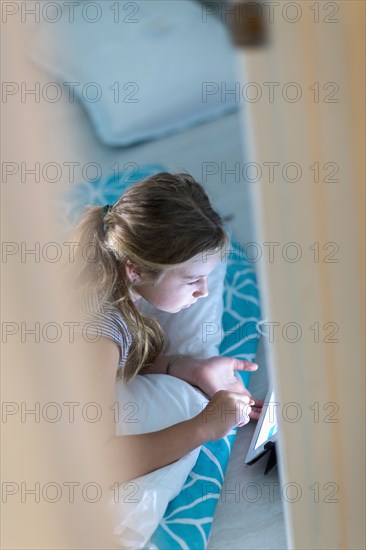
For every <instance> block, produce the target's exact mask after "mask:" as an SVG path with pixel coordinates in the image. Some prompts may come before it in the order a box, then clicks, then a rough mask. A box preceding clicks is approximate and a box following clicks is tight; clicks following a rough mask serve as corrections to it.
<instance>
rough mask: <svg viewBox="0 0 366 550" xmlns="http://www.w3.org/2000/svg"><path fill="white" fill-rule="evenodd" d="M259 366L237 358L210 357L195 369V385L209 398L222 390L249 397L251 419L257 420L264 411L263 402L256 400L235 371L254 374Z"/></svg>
mask: <svg viewBox="0 0 366 550" xmlns="http://www.w3.org/2000/svg"><path fill="white" fill-rule="evenodd" d="M257 368H258V365H256V364H255V363H251V362H250V361H243V360H241V359H236V358H235V357H222V356H218V357H210V358H209V359H204V360H201V361H200V365H199V366H198V367H196V368H195V369H194V377H195V380H194V385H196V386H198V387H199V388H200V389H201V390H202V391H203V392H204V393H205V394H206V395H208V397H212V396H213V395H215V393H216V392H218V391H220V390H227V391H230V392H236V393H240V394H244V395H247V396H248V397H249V398H250V400H249V404H250V405H251V407H252V410H251V413H250V418H252V419H254V420H257V419H258V418H259V415H260V413H261V410H262V406H263V401H260V400H258V399H255V398H254V397H253V396H252V394H251V393H250V391H249V390H247V388H246V387H245V385H244V384H243V382H242V381H241V380H239V379H238V378H237V377H236V376H235V375H234V371H235V370H244V371H249V372H254V371H256V370H257Z"/></svg>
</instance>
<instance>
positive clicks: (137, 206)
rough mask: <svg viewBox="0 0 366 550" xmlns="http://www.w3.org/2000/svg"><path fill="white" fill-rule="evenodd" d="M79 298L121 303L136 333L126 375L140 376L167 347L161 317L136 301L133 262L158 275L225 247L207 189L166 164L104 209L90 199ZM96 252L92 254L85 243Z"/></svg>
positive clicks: (80, 250) (79, 229) (79, 256)
mask: <svg viewBox="0 0 366 550" xmlns="http://www.w3.org/2000/svg"><path fill="white" fill-rule="evenodd" d="M71 237H72V240H75V241H76V242H77V243H78V245H79V246H78V247H77V249H76V253H75V266H74V267H76V271H75V272H74V274H75V277H74V282H75V284H76V286H75V289H76V299H78V298H77V297H79V299H81V300H83V297H85V295H88V294H91V295H93V296H94V298H96V301H97V302H98V304H99V305H100V307H103V304H105V303H109V304H112V305H114V306H115V307H117V308H118V309H119V311H120V312H121V314H122V316H123V319H124V321H125V323H126V325H127V327H128V329H129V331H130V333H131V335H132V344H131V347H130V351H129V354H128V357H127V359H126V362H125V365H124V368H123V369H120V371H122V372H121V376H122V377H123V378H124V379H125V380H130V379H132V378H133V377H134V376H135V375H136V374H137V373H139V372H141V371H142V369H144V368H145V367H147V366H148V365H150V364H152V363H153V362H154V361H155V359H156V357H157V356H158V355H159V353H161V350H162V347H163V343H164V334H163V331H162V329H161V327H160V326H159V324H158V323H157V321H155V320H154V319H152V318H150V317H147V316H144V315H142V314H141V313H140V312H139V311H138V310H137V308H136V307H135V305H134V303H133V301H132V298H131V295H130V290H131V288H132V283H131V281H130V280H129V278H128V276H127V274H126V269H125V266H126V262H127V260H130V261H131V262H133V263H134V264H135V265H136V266H138V268H139V270H140V271H141V273H143V274H144V275H145V276H146V277H147V278H149V279H151V281H156V280H157V279H158V278H159V276H160V275H161V273H162V271H163V270H164V269H169V268H172V267H174V266H176V265H179V264H181V263H182V262H185V261H187V260H189V259H191V258H193V257H194V256H196V255H197V254H200V253H212V252H214V251H219V250H220V249H222V248H223V246H224V245H225V244H226V242H227V237H226V234H225V232H224V229H223V221H222V219H221V218H220V216H219V214H218V213H217V212H215V210H213V208H212V206H211V204H210V201H209V199H208V197H207V195H206V193H205V191H204V189H203V187H202V186H201V185H200V184H199V183H197V182H196V181H195V180H194V178H193V177H192V176H190V175H189V174H187V173H178V174H170V173H168V172H160V173H159V174H156V175H154V176H151V177H149V178H147V179H144V180H141V181H139V182H137V183H135V184H133V185H132V186H131V187H129V188H128V189H127V190H126V191H125V192H124V194H123V195H122V196H121V197H120V198H119V200H118V201H117V202H116V203H115V204H114V206H113V207H112V208H111V209H110V210H109V211H108V212H107V213H106V214H105V216H104V217H102V207H100V206H91V207H88V208H87V209H86V210H85V211H84V213H83V216H82V218H81V221H80V222H79V224H78V225H77V226H76V227H75V229H74V230H73V232H72V236H71ZM90 249H92V251H93V257H92V258H86V257H85V250H89V251H90Z"/></svg>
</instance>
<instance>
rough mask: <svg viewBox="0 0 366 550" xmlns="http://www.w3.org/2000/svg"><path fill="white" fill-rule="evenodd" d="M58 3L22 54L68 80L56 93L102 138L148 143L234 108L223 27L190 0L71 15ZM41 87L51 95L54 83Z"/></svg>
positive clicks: (107, 0)
mask: <svg viewBox="0 0 366 550" xmlns="http://www.w3.org/2000/svg"><path fill="white" fill-rule="evenodd" d="M61 4H62V5H63V14H62V16H61V17H59V18H58V20H57V19H56V15H57V14H56V15H52V13H51V10H48V11H47V12H46V17H44V18H43V19H45V20H43V21H42V23H41V24H35V25H34V28H35V32H34V34H33V37H32V40H31V41H30V44H29V46H28V53H29V54H30V55H31V57H32V58H33V60H35V61H36V62H37V63H38V64H39V65H40V66H41V67H43V68H44V69H46V71H47V72H48V73H49V74H50V75H51V76H52V77H53V78H55V79H57V80H58V81H59V83H61V84H62V83H68V84H67V85H66V87H65V88H61V97H62V96H63V97H66V98H67V101H68V100H69V92H70V90H71V88H73V90H74V91H75V98H76V99H79V100H80V101H81V102H82V104H83V106H84V108H85V109H86V111H87V112H88V114H89V116H90V118H91V121H92V123H93V124H94V128H95V132H96V134H97V136H98V137H99V138H100V140H101V141H102V142H104V143H106V144H108V145H119V146H128V145H131V144H133V143H136V142H139V141H144V140H149V139H157V138H161V137H162V136H165V135H168V134H172V133H175V132H179V131H182V130H185V129H186V128H189V127H190V126H192V125H195V124H198V123H202V122H204V121H207V120H210V119H212V118H214V117H217V116H221V115H223V114H226V113H227V112H229V111H233V110H235V109H237V108H238V106H239V99H238V97H237V96H236V93H235V90H237V88H236V87H237V85H238V82H236V80H237V78H236V73H235V51H234V49H233V46H232V45H231V42H230V36H229V32H228V30H227V29H226V27H225V25H224V24H223V23H222V22H221V21H220V20H219V19H218V18H216V17H213V16H207V17H204V15H203V12H202V6H200V5H199V4H198V3H196V2H193V1H189V0H185V1H171V2H168V1H166V0H163V1H161V0H146V1H142V2H129V1H124V0H120V1H119V2H115V1H114V0H113V1H112V0H104V1H103V2H87V3H86V4H85V5H83V3H82V2H79V3H78V5H73V7H72V17H71V10H70V7H67V6H66V5H65V4H66V2H64V3H60V6H61ZM87 4H90V5H91V4H94V8H93V6H89V8H87ZM95 6H96V7H95ZM117 7H118V10H119V11H118V12H116V10H117ZM59 9H61V7H60V8H59ZM98 10H99V12H100V13H99V14H98ZM52 18H54V19H55V22H51V20H52ZM115 18H116V22H115ZM92 19H95V22H92ZM70 83H74V85H71V84H70ZM75 83H76V84H75ZM226 91H227V93H226ZM233 91H234V93H233ZM221 92H222V93H221ZM42 93H44V94H46V99H48V97H50V100H53V98H54V96H56V91H55V89H54V87H53V88H52V89H51V88H49V87H47V88H46V87H45V90H42ZM202 94H204V95H202ZM222 94H223V95H222ZM72 99H73V97H72V96H71V100H72Z"/></svg>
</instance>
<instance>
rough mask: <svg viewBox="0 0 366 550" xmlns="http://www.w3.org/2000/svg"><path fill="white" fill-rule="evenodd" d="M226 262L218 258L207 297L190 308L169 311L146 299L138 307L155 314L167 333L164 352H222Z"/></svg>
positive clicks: (198, 355) (200, 355) (210, 354)
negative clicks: (155, 305)
mask: <svg viewBox="0 0 366 550" xmlns="http://www.w3.org/2000/svg"><path fill="white" fill-rule="evenodd" d="M226 268H227V262H226V261H224V262H222V261H221V259H219V261H218V263H217V265H216V267H215V269H214V270H213V271H212V272H211V273H210V274H209V276H208V278H207V284H208V291H209V293H208V296H206V298H200V299H199V300H198V301H197V302H196V303H195V304H193V305H192V306H191V307H190V308H187V309H182V310H181V311H179V312H178V313H166V312H163V311H160V310H158V309H156V308H155V307H154V306H152V305H151V304H149V303H148V302H147V301H146V300H143V299H142V300H141V303H140V304H139V306H138V308H139V310H140V311H141V312H142V313H145V314H146V315H150V316H152V317H155V318H156V319H157V321H158V322H159V324H160V325H161V327H162V328H163V329H164V331H165V334H166V342H165V345H164V349H163V353H165V354H166V355H175V354H180V355H189V356H191V357H194V358H197V359H200V358H201V359H206V358H208V357H214V356H215V355H219V346H220V343H221V340H222V336H223V331H222V315H223V311H224V281H225V275H226Z"/></svg>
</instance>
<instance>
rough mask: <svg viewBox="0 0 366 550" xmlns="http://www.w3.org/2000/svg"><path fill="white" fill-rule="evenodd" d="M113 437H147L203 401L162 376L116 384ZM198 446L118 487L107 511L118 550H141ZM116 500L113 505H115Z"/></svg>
mask: <svg viewBox="0 0 366 550" xmlns="http://www.w3.org/2000/svg"><path fill="white" fill-rule="evenodd" d="M116 401H117V402H118V403H119V404H120V414H119V418H118V422H117V424H116V434H117V435H131V434H139V433H144V432H153V431H156V430H160V429H163V428H166V427H168V426H171V425H172V424H177V423H178V422H182V421H183V420H187V419H189V418H192V417H193V416H196V415H197V414H199V412H200V411H202V409H203V408H204V407H205V405H206V404H207V403H208V399H207V398H206V397H205V396H204V395H203V394H202V393H201V392H200V391H199V390H197V389H195V388H193V387H192V386H190V385H189V384H187V383H186V382H184V381H183V380H180V379H178V378H175V377H173V376H166V375H165V374H148V375H145V376H136V378H134V379H133V380H132V381H131V382H129V383H127V384H126V383H125V382H123V381H121V380H119V381H118V382H117V384H116ZM199 451H200V447H198V448H196V449H194V450H193V451H191V452H190V453H188V454H187V455H185V456H184V457H182V458H181V459H180V460H178V461H176V462H174V463H173V464H169V465H167V466H165V467H163V468H159V469H158V470H156V471H154V472H151V473H149V474H146V475H144V476H141V477H139V478H136V479H134V480H132V481H130V482H127V483H124V484H122V485H120V486H119V490H118V495H117V496H118V498H117V499H116V498H115V495H114V496H113V499H111V501H110V510H111V514H113V518H114V525H115V529H114V535H115V537H116V541H117V543H118V544H120V545H121V546H122V547H123V548H131V549H132V548H133V549H135V548H143V547H144V546H145V544H146V543H147V541H148V540H149V538H150V537H151V535H152V534H153V533H154V531H155V530H156V529H157V527H158V525H159V523H160V521H161V519H162V518H163V516H164V512H165V510H166V508H167V506H168V503H169V502H170V500H172V499H173V498H174V497H175V496H176V495H178V494H179V492H180V490H181V488H182V486H183V485H184V482H185V481H186V479H187V476H188V474H189V473H190V471H191V470H192V468H193V466H194V465H195V463H196V460H197V458H198V454H199ZM115 500H117V503H116V502H115Z"/></svg>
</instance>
